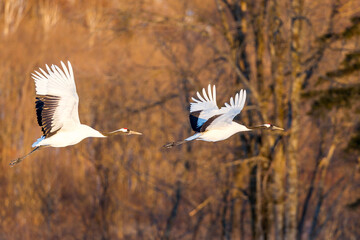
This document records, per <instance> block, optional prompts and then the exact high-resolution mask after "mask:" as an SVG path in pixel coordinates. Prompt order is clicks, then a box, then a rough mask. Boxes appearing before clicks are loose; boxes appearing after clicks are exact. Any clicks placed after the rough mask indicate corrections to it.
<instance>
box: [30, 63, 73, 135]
mask: <svg viewBox="0 0 360 240" xmlns="http://www.w3.org/2000/svg"><path fill="white" fill-rule="evenodd" d="M61 66H62V68H63V70H62V69H60V68H59V67H58V66H55V65H52V66H51V68H49V66H48V65H46V69H47V72H45V71H44V70H42V69H41V68H40V71H41V73H40V72H37V71H35V72H36V74H32V78H33V79H34V80H35V88H36V95H38V97H37V100H38V101H37V102H36V108H37V114H38V122H39V125H40V126H41V127H42V128H43V131H44V135H48V134H51V133H54V132H56V131H57V130H59V129H60V128H63V127H65V128H72V127H73V126H75V125H77V124H80V120H79V114H78V105H79V97H78V95H77V93H76V85H75V80H74V73H73V69H72V67H71V64H70V62H69V61H68V69H67V68H66V65H65V64H64V63H63V62H61Z"/></svg>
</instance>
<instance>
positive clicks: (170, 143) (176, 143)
mask: <svg viewBox="0 0 360 240" xmlns="http://www.w3.org/2000/svg"><path fill="white" fill-rule="evenodd" d="M185 142H188V141H185V140H184V141H179V142H169V143H167V144H165V145H164V146H163V147H164V148H172V147H175V146H179V145H181V144H183V143H185Z"/></svg>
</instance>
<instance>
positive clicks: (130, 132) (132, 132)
mask: <svg viewBox="0 0 360 240" xmlns="http://www.w3.org/2000/svg"><path fill="white" fill-rule="evenodd" d="M128 135H142V133H140V132H135V131H131V130H130V131H129V132H128Z"/></svg>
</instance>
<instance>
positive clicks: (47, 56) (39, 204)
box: [0, 0, 360, 239]
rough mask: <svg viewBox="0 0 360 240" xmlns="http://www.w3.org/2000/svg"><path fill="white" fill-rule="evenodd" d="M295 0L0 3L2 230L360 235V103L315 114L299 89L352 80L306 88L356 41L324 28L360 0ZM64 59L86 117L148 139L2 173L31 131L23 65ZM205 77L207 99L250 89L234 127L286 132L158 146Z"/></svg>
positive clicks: (59, 154) (4, 234)
mask: <svg viewBox="0 0 360 240" xmlns="http://www.w3.org/2000/svg"><path fill="white" fill-rule="evenodd" d="M299 2H302V4H303V5H302V8H301V9H297V10H296V11H295V10H294V6H290V4H289V2H288V1H227V0H222V1H220V0H215V1H197V0H196V1H162V0H148V1H125V0H121V1H111V0H102V1H101V0H98V1H96V0H94V1H73V0H56V1H46V0H28V1H25V0H23V1H20V0H16V1H7V0H6V1H3V2H0V7H1V8H0V18H1V20H0V29H1V31H0V32H1V33H2V35H1V36H0V52H1V54H0V58H1V62H2V64H1V66H0V74H1V76H2V79H1V80H0V126H1V131H0V160H1V165H0V168H1V170H0V180H1V181H0V196H1V197H0V206H1V207H0V239H159V238H163V239H219V238H221V239H223V238H225V239H250V238H253V239H255V238H256V239H260V238H268V239H283V238H284V237H294V236H295V234H297V236H298V238H299V239H301V238H304V237H308V238H320V239H352V238H353V239H356V238H358V237H359V236H360V231H359V228H358V227H357V224H358V221H359V216H360V215H359V208H356V207H353V208H351V210H349V209H350V208H349V207H348V206H353V205H354V204H353V205H352V203H354V202H356V201H358V199H359V194H358V192H359V191H358V190H359V172H358V170H357V171H356V167H355V166H356V164H357V163H356V161H358V159H357V156H356V155H351V154H349V153H345V151H344V149H345V148H346V143H347V142H348V141H349V140H350V137H351V134H350V133H351V132H352V131H353V130H354V128H355V127H356V126H355V125H356V122H359V112H356V111H352V110H354V109H355V110H356V109H357V110H358V109H359V103H355V104H354V106H353V108H352V109H351V108H350V109H336V110H335V109H328V110H327V114H326V116H327V117H326V118H324V117H312V116H309V115H307V113H308V112H309V111H310V109H311V104H312V102H313V101H312V100H311V99H308V98H306V99H300V96H301V94H302V93H303V92H304V91H309V90H310V89H311V90H324V89H331V87H332V86H333V85H334V84H347V83H349V84H351V83H353V82H354V81H355V82H356V81H358V78H356V77H354V76H348V78H347V79H345V80H344V81H345V82H344V81H342V82H339V81H338V82H335V83H334V82H330V83H328V84H323V85H321V86H317V85H316V82H317V79H318V78H319V77H324V78H326V77H329V76H327V75H326V73H328V72H331V71H334V69H337V68H339V66H340V64H341V62H342V59H344V57H345V56H346V54H347V53H349V51H350V50H348V49H359V44H358V41H357V40H356V39H355V40H354V39H352V38H349V40H347V41H346V42H344V41H338V37H333V36H340V35H341V34H340V33H341V32H344V31H345V30H346V29H350V28H347V27H349V25H350V24H351V21H350V19H351V17H352V16H353V15H356V13H357V12H359V9H360V5H359V3H357V1H355V0H349V1H329V0H321V1H299ZM205 3H206V4H205ZM299 15H300V16H299ZM300 22H301V26H296V24H300ZM294 23H295V25H294ZM294 26H295V28H294ZM295 30H296V31H297V32H296V33H294V31H295ZM346 31H348V30H346ZM294 35H296V36H294ZM324 36H328V37H326V38H324ZM296 38H297V39H296ZM294 44H295V45H294ZM294 50H296V51H294ZM61 60H63V61H66V60H69V61H71V63H72V65H73V68H74V73H75V79H76V85H77V91H78V95H79V97H80V106H79V114H80V119H81V121H82V123H84V124H87V125H90V126H92V127H94V128H96V129H100V130H113V129H117V128H120V127H128V128H130V129H134V130H137V131H141V132H143V134H144V135H143V136H141V137H138V136H129V137H114V138H108V139H87V140H84V141H83V142H81V143H79V144H78V145H76V146H71V147H67V148H62V149H51V148H48V149H43V150H40V151H38V152H36V153H34V154H33V155H32V156H30V157H29V158H28V159H26V160H25V161H24V162H22V163H21V164H20V165H18V166H17V167H15V168H9V167H8V163H9V162H10V161H11V160H12V159H14V158H16V157H18V156H20V155H23V154H25V153H27V152H28V151H29V150H30V146H31V144H32V142H34V141H35V140H36V139H37V138H38V137H39V136H40V134H41V131H40V128H39V127H37V122H36V117H35V110H34V102H35V90H34V84H33V80H32V79H31V77H30V73H31V72H33V71H34V70H36V69H37V68H38V67H42V68H43V67H44V65H45V64H59V62H60V61H61ZM208 83H212V84H216V85H217V91H218V92H217V95H218V104H219V105H222V103H223V102H225V101H228V100H229V97H230V96H231V95H234V93H235V92H236V91H238V90H239V89H241V88H245V89H247V90H248V96H249V97H248V100H247V104H246V107H245V109H244V111H243V112H242V114H241V120H242V122H244V123H245V124H249V125H253V124H258V123H262V122H272V123H274V124H276V125H279V126H282V127H285V128H286V129H287V131H286V132H285V134H283V135H279V134H278V133H269V132H253V133H245V134H237V135H235V136H233V137H231V138H230V139H228V140H226V141H223V142H218V143H208V142H200V141H198V142H197V141H195V142H193V143H191V144H185V145H183V146H181V147H177V148H174V149H171V150H163V149H160V147H161V146H162V145H163V144H165V143H166V142H168V141H170V140H181V139H184V138H186V137H187V136H189V135H190V134H192V132H191V128H190V126H189V123H188V116H187V114H188V106H189V100H190V97H191V96H193V95H194V93H195V92H196V91H198V90H200V89H201V88H202V87H205V86H207V84H208ZM295 94H296V95H295ZM294 107H295V109H296V111H294ZM294 119H296V121H294ZM294 131H296V132H295V134H294ZM294 141H295V142H294ZM295 160H296V161H295ZM289 163H290V164H291V167H290V168H289ZM294 171H295V174H291V173H294ZM290 187H291V188H292V190H290V189H291V188H290ZM294 193H295V194H294ZM291 194H292V195H291ZM289 200H291V201H289ZM289 209H290V210H289ZM289 218H291V219H289ZM294 224H295V225H294ZM289 226H290V227H289ZM290 228H291V229H290ZM289 230H290V231H292V232H291V233H290V234H289V233H288V231H289ZM284 233H285V235H284Z"/></svg>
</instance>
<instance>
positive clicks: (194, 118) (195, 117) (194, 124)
mask: <svg viewBox="0 0 360 240" xmlns="http://www.w3.org/2000/svg"><path fill="white" fill-rule="evenodd" d="M201 112H202V111H196V112H192V113H190V115H189V119H190V124H191V128H192V129H193V130H194V131H195V132H200V129H201V126H202V125H200V126H198V121H199V115H200V113H201Z"/></svg>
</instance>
